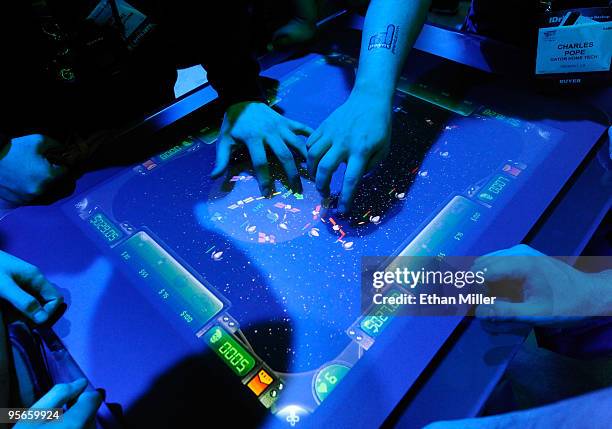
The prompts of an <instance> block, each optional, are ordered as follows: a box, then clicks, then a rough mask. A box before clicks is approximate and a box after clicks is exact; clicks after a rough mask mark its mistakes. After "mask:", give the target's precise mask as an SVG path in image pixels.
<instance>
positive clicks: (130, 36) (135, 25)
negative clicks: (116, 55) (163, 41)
mask: <svg viewBox="0 0 612 429" xmlns="http://www.w3.org/2000/svg"><path fill="white" fill-rule="evenodd" d="M115 2H116V5H117V11H118V12H119V17H120V19H121V23H122V25H123V30H124V34H123V37H124V38H125V39H126V41H127V43H128V47H129V48H130V49H133V48H135V47H136V46H138V45H139V44H140V42H141V41H142V39H143V38H144V36H145V35H147V34H148V33H149V32H151V30H153V28H154V27H155V24H154V23H153V22H151V20H150V19H149V17H147V16H146V15H145V14H144V13H142V12H141V11H139V10H138V9H136V8H135V7H134V6H132V5H131V4H129V3H128V2H126V1H124V0H115ZM87 19H89V20H92V21H93V22H95V23H96V24H97V25H99V26H101V27H109V26H113V25H116V22H115V18H114V15H113V10H112V7H111V3H110V1H109V0H101V1H100V2H99V3H98V5H97V6H96V7H95V8H94V9H93V11H92V12H91V13H90V14H89V16H88V17H87Z"/></svg>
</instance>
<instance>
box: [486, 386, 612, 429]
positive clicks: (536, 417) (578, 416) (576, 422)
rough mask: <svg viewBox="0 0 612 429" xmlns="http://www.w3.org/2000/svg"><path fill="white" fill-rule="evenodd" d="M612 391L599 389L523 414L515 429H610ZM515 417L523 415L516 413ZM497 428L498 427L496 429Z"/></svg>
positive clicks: (611, 389)
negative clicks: (584, 428)
mask: <svg viewBox="0 0 612 429" xmlns="http://www.w3.org/2000/svg"><path fill="white" fill-rule="evenodd" d="M611 404H612V388H607V389H604V390H599V391H596V392H593V393H589V394H586V395H582V396H578V397H575V398H571V399H566V400H565V401H561V402H557V403H555V404H552V405H548V406H545V407H540V408H535V409H533V410H529V411H526V412H524V415H523V416H521V417H520V418H519V419H517V421H516V423H518V425H517V426H516V427H526V428H531V427H533V428H539V427H555V428H557V429H564V428H568V429H569V428H576V427H584V425H585V422H588V426H589V427H590V428H593V429H598V428H608V427H610V426H609V424H610V422H611V421H612V406H610V405H611ZM513 414H515V415H520V414H523V413H521V412H519V413H513ZM493 427H496V426H493Z"/></svg>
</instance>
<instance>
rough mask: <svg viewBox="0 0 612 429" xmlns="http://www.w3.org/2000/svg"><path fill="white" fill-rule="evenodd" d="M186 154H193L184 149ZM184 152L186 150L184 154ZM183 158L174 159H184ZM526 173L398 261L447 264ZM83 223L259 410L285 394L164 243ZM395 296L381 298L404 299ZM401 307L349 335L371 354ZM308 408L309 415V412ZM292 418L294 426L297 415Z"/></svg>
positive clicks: (342, 368)
mask: <svg viewBox="0 0 612 429" xmlns="http://www.w3.org/2000/svg"><path fill="white" fill-rule="evenodd" d="M180 147H181V148H185V147H191V146H190V145H182V144H181V145H180ZM183 150H184V149H183ZM179 153H180V151H174V154H175V155H176V154H179ZM526 168H527V166H526V165H524V164H522V163H520V162H512V161H508V162H507V163H504V164H503V165H502V166H501V167H500V169H499V171H496V172H494V173H493V174H491V175H488V176H487V177H485V178H483V179H482V180H480V181H479V182H478V183H477V184H474V185H473V186H471V187H470V188H469V189H467V190H466V191H465V192H464V194H463V195H456V196H455V197H453V198H452V199H451V200H450V201H449V202H448V203H447V204H446V205H445V206H444V207H443V208H442V209H441V210H440V211H439V212H438V213H437V214H436V215H435V216H434V217H433V218H432V219H431V220H430V221H429V222H427V224H426V225H425V226H424V227H423V228H422V229H421V231H420V232H419V233H418V234H417V235H416V236H415V237H414V238H413V239H412V240H411V241H410V244H409V245H408V246H406V247H405V248H404V250H403V251H402V252H401V254H400V255H404V254H406V255H407V254H410V255H422V256H445V255H447V254H453V253H456V252H458V251H459V249H460V248H462V247H464V246H465V244H467V242H468V238H469V237H475V236H477V234H475V231H477V230H478V229H480V227H481V225H482V223H483V222H489V221H490V218H491V215H490V210H491V208H492V207H493V205H495V204H497V203H499V199H500V198H501V197H503V196H504V194H505V193H507V192H508V190H509V189H510V188H512V187H513V186H512V185H513V183H512V181H513V180H515V179H517V178H518V177H519V176H520V175H521V174H522V172H523V171H524V170H525V169H526ZM76 206H77V209H78V211H79V215H80V217H81V218H82V219H83V220H84V221H85V224H86V225H88V226H87V229H89V230H90V232H92V233H93V234H94V235H95V236H96V237H97V240H98V242H99V243H101V244H105V247H107V248H111V249H112V251H113V252H114V253H116V255H117V256H118V257H119V259H120V261H121V262H122V266H123V269H124V270H125V271H127V272H129V274H130V275H131V276H132V277H133V278H134V279H135V282H136V284H137V285H138V286H139V288H140V289H141V290H142V291H143V293H145V294H146V295H147V296H148V297H149V299H152V300H154V301H155V303H156V304H157V305H161V306H162V307H163V311H164V312H165V313H168V312H169V313H171V314H172V315H173V317H174V321H175V323H178V324H180V325H182V326H183V328H182V329H184V328H185V327H186V328H187V329H188V330H189V331H190V332H191V333H192V334H195V335H196V336H197V337H198V338H200V339H202V340H203V341H204V343H205V344H206V345H207V346H208V347H210V348H211V349H212V350H213V351H214V353H215V354H216V355H217V356H218V357H219V358H220V359H221V360H223V362H224V363H225V364H226V365H227V366H228V368H229V369H231V370H232V372H234V374H235V375H236V376H238V377H240V379H241V380H242V383H243V384H244V385H245V386H246V387H247V388H248V389H250V390H251V391H252V392H253V393H254V394H255V395H257V397H258V398H259V400H260V402H261V403H262V404H263V405H264V406H266V407H268V408H271V407H273V405H274V404H275V402H276V401H277V400H278V398H279V395H280V393H281V392H282V391H283V390H285V389H286V387H287V386H286V382H285V380H284V379H283V375H281V374H278V373H276V372H274V370H273V369H272V368H270V367H268V366H267V365H266V364H265V363H264V362H263V360H262V359H260V358H259V357H258V356H257V355H256V353H255V352H254V351H253V350H252V348H251V347H250V346H249V345H248V340H247V339H246V338H244V336H243V335H242V333H241V332H240V330H239V323H238V321H236V320H235V319H234V318H232V317H231V315H230V314H229V311H228V310H229V309H230V308H231V303H230V302H228V301H227V300H225V299H224V298H223V296H221V294H220V293H218V292H217V291H216V290H215V289H214V288H213V286H211V285H209V284H207V282H206V281H205V280H204V279H201V278H199V277H198V276H196V275H194V274H192V271H191V270H189V269H188V268H186V267H187V265H186V264H185V263H184V262H182V261H180V260H179V257H178V256H174V255H172V254H171V253H170V252H169V251H168V250H166V249H165V247H164V245H163V243H162V241H161V240H160V239H158V238H156V237H155V236H154V233H153V232H151V231H148V230H147V229H145V228H142V227H140V228H135V227H133V226H131V225H130V224H128V223H127V222H121V223H119V222H115V221H113V220H112V219H111V218H110V217H109V216H108V215H106V214H105V213H104V212H103V211H102V209H101V207H99V206H96V205H92V203H91V201H88V204H86V205H85V204H83V203H82V202H81V203H77V205H76ZM405 292H406V291H404V290H399V289H398V288H393V289H390V290H387V291H384V294H385V295H387V296H391V295H393V294H400V293H405ZM397 311H398V308H397V307H391V306H388V305H387V306H374V305H373V306H372V307H371V308H369V309H368V310H367V311H365V312H364V313H363V315H362V316H361V317H360V318H359V319H358V320H356V321H355V323H354V324H353V325H351V326H350V327H349V328H348V329H347V330H346V333H347V335H348V336H349V337H351V339H352V340H353V343H351V346H349V347H352V344H357V345H359V347H360V349H363V350H364V351H365V350H368V349H369V348H370V347H371V346H372V345H373V344H374V342H375V340H376V338H377V337H378V336H379V335H380V334H381V333H382V332H383V331H384V329H385V328H386V327H387V326H388V325H389V324H390V323H391V321H392V319H393V317H395V316H396V314H397ZM348 355H350V356H349V357H347V358H345V359H342V360H339V361H334V362H329V363H328V364H326V365H324V366H323V367H321V368H320V369H319V370H318V371H316V372H315V375H314V376H312V375H310V377H311V378H312V395H313V396H314V398H313V399H314V401H315V402H314V403H313V404H311V405H312V406H316V404H318V403H320V402H322V401H323V400H325V398H326V397H327V396H328V395H329V394H330V393H331V392H332V391H333V389H334V388H335V387H336V386H337V384H338V383H339V382H340V381H341V380H342V378H343V377H344V376H346V374H348V372H349V371H350V368H351V367H352V366H353V365H354V363H356V361H357V360H358V359H359V357H360V355H361V353H359V352H358V353H352V354H351V353H348ZM308 408H310V407H308ZM304 409H305V408H300V409H299V410H294V412H293V413H290V414H289V418H290V419H294V418H296V417H295V416H297V415H299V412H300V411H303V410H304Z"/></svg>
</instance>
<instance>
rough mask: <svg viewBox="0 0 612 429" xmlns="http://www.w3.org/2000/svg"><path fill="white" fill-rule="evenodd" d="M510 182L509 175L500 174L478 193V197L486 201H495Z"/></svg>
mask: <svg viewBox="0 0 612 429" xmlns="http://www.w3.org/2000/svg"><path fill="white" fill-rule="evenodd" d="M509 183H510V179H509V178H508V177H506V176H503V175H501V174H498V175H497V176H495V177H494V178H493V179H492V180H491V181H490V182H489V183H487V185H486V186H485V187H484V188H483V189H482V191H481V192H480V193H479V194H478V199H479V200H481V201H483V202H486V203H492V202H494V201H495V200H497V198H499V196H500V195H501V194H502V192H503V191H504V189H506V187H507V186H508V184H509Z"/></svg>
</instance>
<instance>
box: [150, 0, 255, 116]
mask: <svg viewBox="0 0 612 429" xmlns="http://www.w3.org/2000/svg"><path fill="white" fill-rule="evenodd" d="M161 2H162V3H161V4H162V8H161V10H162V11H163V13H162V15H161V16H160V17H159V20H160V21H161V25H163V26H164V27H165V31H164V33H165V34H166V35H168V32H169V36H167V37H170V38H172V39H173V41H172V43H173V44H174V46H175V47H176V49H175V53H176V52H178V53H182V55H183V56H184V57H188V58H191V59H192V62H195V63H200V64H202V65H203V66H204V68H205V69H206V71H207V73H208V81H209V82H210V84H211V85H212V86H213V88H214V89H215V90H216V91H217V93H218V94H219V98H220V99H221V102H222V103H223V104H224V105H225V106H229V105H231V104H234V103H237V102H240V101H265V96H264V93H263V91H262V89H261V87H260V84H259V71H260V69H259V64H258V62H257V59H256V56H255V52H254V49H253V47H252V41H253V39H254V38H253V37H252V36H251V35H252V30H253V27H252V23H251V19H250V8H249V3H248V2H247V1H244V0H239V1H231V0H226V1H220V2H216V1H215V2H191V1H187V0H173V1H170V0H161ZM178 62H181V61H180V59H179V61H178Z"/></svg>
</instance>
